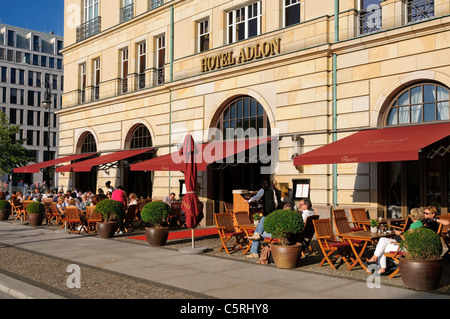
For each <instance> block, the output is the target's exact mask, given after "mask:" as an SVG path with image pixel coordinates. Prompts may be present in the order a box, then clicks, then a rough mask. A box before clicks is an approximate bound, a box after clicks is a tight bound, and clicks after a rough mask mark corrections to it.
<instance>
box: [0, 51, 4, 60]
mask: <svg viewBox="0 0 450 319" xmlns="http://www.w3.org/2000/svg"><path fill="white" fill-rule="evenodd" d="M4 59H5V49H3V48H0V60H4Z"/></svg>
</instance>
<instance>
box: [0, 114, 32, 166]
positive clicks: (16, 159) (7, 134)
mask: <svg viewBox="0 0 450 319" xmlns="http://www.w3.org/2000/svg"><path fill="white" fill-rule="evenodd" d="M19 132H20V125H11V124H9V120H8V117H7V116H6V114H5V113H4V112H2V111H0V154H2V156H0V173H3V174H10V173H11V170H12V169H14V168H16V167H20V166H24V165H26V164H27V163H28V162H30V161H32V160H33V158H31V157H29V156H28V150H27V149H26V148H25V147H23V144H24V142H25V141H26V139H20V140H16V139H15V135H16V134H17V133H19ZM0 175H1V174H0Z"/></svg>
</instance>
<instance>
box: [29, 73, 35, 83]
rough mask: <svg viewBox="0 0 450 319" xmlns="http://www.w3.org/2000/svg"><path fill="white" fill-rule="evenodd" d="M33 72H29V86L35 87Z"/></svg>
mask: <svg viewBox="0 0 450 319" xmlns="http://www.w3.org/2000/svg"><path fill="white" fill-rule="evenodd" d="M33 77H34V75H33V71H28V86H33Z"/></svg>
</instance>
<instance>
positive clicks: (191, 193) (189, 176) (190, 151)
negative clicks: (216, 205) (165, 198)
mask: <svg viewBox="0 0 450 319" xmlns="http://www.w3.org/2000/svg"><path fill="white" fill-rule="evenodd" d="M197 153H198V149H197V146H196V145H195V142H194V138H193V137H192V135H191V134H187V135H186V137H185V138H184V143H183V148H182V149H181V150H180V154H181V155H182V156H183V160H184V161H185V162H184V163H185V169H184V179H185V184H186V194H185V195H184V196H183V201H182V203H181V210H182V211H183V212H184V214H185V217H186V226H187V227H188V228H190V229H191V232H192V247H191V249H189V248H188V249H186V248H185V249H183V248H182V249H180V251H182V252H191V253H200V252H203V250H204V249H206V248H205V247H199V248H198V249H195V244H194V228H196V227H197V226H198V224H199V223H200V221H201V220H202V219H203V211H202V210H201V209H200V207H199V200H198V195H197V163H196V162H195V156H196V154H197Z"/></svg>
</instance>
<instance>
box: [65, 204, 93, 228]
mask: <svg viewBox="0 0 450 319" xmlns="http://www.w3.org/2000/svg"><path fill="white" fill-rule="evenodd" d="M65 215H66V217H67V227H68V228H69V233H77V234H80V233H81V231H82V230H84V231H85V232H86V233H88V234H89V229H88V228H87V222H85V221H84V220H81V216H80V213H79V211H78V208H77V207H75V206H68V207H66V209H65Z"/></svg>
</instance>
